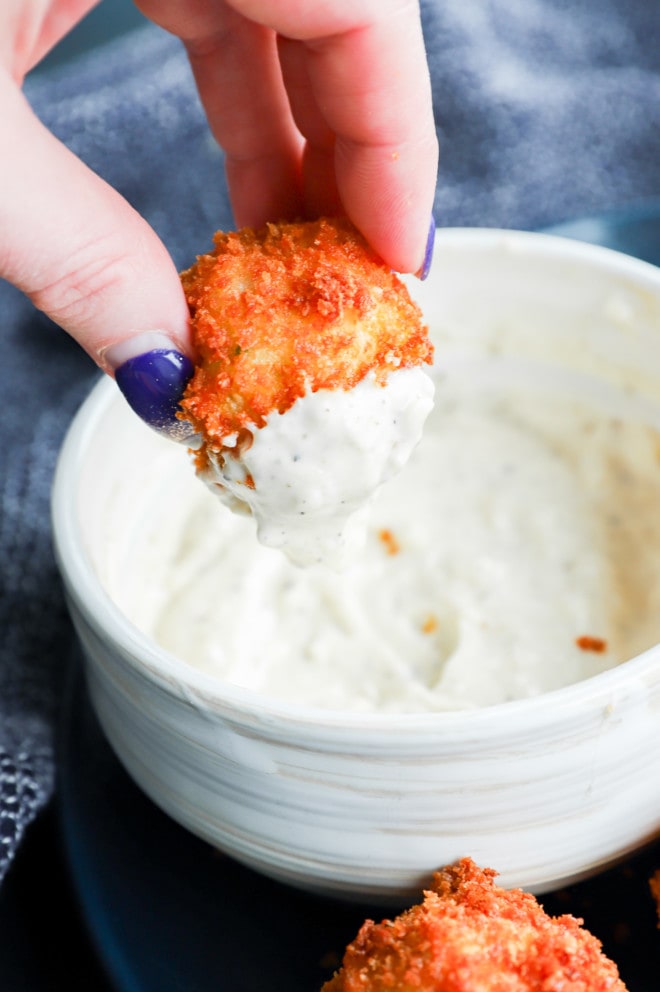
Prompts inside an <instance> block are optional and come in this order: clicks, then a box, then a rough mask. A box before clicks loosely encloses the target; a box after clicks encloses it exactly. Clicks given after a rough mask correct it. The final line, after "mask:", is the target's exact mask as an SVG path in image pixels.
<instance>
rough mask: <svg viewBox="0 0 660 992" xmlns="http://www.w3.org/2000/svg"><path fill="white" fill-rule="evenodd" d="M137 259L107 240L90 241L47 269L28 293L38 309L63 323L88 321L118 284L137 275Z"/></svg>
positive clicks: (65, 324)
mask: <svg viewBox="0 0 660 992" xmlns="http://www.w3.org/2000/svg"><path fill="white" fill-rule="evenodd" d="M135 267H136V260H135V259H134V258H132V257H131V256H129V255H128V254H126V252H125V251H121V252H119V253H118V252H117V251H116V249H115V250H114V251H113V250H112V245H111V244H108V243H107V242H106V243H104V242H98V241H93V242H88V243H86V244H84V245H82V246H80V247H79V248H78V249H77V250H76V251H74V252H73V253H72V254H70V255H69V256H68V257H67V258H66V260H65V261H64V262H62V263H61V264H60V265H59V267H58V269H57V271H55V272H52V271H50V272H48V273H47V275H46V277H45V278H42V280H41V282H40V284H39V285H38V286H37V287H36V288H33V289H32V291H31V292H30V293H29V295H30V299H31V300H32V302H33V303H34V305H35V306H36V307H37V309H39V310H43V311H44V313H47V314H48V316H49V317H51V318H52V319H53V320H54V321H55V322H56V323H58V324H61V325H62V326H63V327H69V326H75V325H80V324H84V323H87V322H88V320H89V319H90V318H91V317H93V315H94V313H95V312H96V311H97V310H98V308H99V307H103V306H104V304H106V303H109V302H110V300H111V298H112V296H113V294H115V293H116V292H117V291H118V288H119V287H120V286H121V285H122V284H124V283H126V282H127V280H130V279H131V277H133V278H134V275H135Z"/></svg>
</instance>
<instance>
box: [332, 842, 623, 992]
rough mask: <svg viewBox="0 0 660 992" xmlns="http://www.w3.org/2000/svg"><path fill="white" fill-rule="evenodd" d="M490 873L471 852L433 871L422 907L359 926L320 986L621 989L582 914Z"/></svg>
mask: <svg viewBox="0 0 660 992" xmlns="http://www.w3.org/2000/svg"><path fill="white" fill-rule="evenodd" d="M495 877H496V873H495V872H494V871H492V870H490V869H488V868H485V869H481V868H478V867H477V865H475V864H474V862H473V861H471V860H470V859H469V858H464V859H463V860H462V861H460V862H459V863H458V864H457V865H456V866H454V867H450V868H445V869H444V870H443V871H440V872H438V873H437V874H436V875H435V877H434V881H433V887H432V889H431V891H429V892H426V893H425V894H424V901H423V903H422V904H421V905H419V906H414V907H413V908H412V909H410V910H408V911H407V912H405V913H403V914H402V915H401V916H399V917H397V918H396V919H394V920H384V921H383V922H382V923H374V922H372V921H370V920H368V921H367V922H366V923H365V924H364V925H363V926H362V928H361V930H360V932H359V933H358V935H357V937H356V939H355V940H354V941H353V943H352V944H350V945H349V946H348V948H347V950H346V954H345V956H344V961H343V967H342V968H341V970H340V971H339V972H338V973H337V974H336V975H335V976H334V978H332V979H331V980H330V981H329V982H326V983H325V985H324V986H323V990H322V992H394V990H396V992H625V986H624V984H623V982H622V981H621V979H620V978H619V974H618V971H617V968H616V965H615V964H614V963H613V962H612V961H610V960H609V959H608V958H606V957H605V956H604V954H603V953H602V950H601V945H600V942H599V941H598V940H597V939H596V938H595V937H594V936H593V935H592V934H590V933H589V932H588V931H587V930H584V929H583V928H582V926H581V922H582V921H581V920H577V919H575V917H573V916H560V917H556V918H552V917H550V916H548V915H547V914H546V913H545V912H544V911H543V908H542V907H541V906H540V905H539V903H538V902H537V901H536V899H535V898H534V896H532V895H529V894H528V893H525V892H522V891H521V890H519V889H515V890H512V891H507V890H505V889H502V888H500V887H499V886H497V885H496V884H495V881H494V879H495Z"/></svg>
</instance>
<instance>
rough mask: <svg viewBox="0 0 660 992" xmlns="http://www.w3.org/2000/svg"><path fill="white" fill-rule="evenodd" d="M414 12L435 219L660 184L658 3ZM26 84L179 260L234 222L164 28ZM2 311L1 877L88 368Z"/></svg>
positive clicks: (20, 303) (582, 202) (56, 589)
mask: <svg viewBox="0 0 660 992" xmlns="http://www.w3.org/2000/svg"><path fill="white" fill-rule="evenodd" d="M424 26H425V31H426V37H427V44H428V49H429V55H430V61H431V68H432V76H433V90H434V98H435V106H436V112H437V122H438V130H439V134H440V138H441V143H442V158H441V177H440V183H439V187H438V193H437V198H436V209H435V213H436V218H437V220H438V223H439V224H441V225H465V224H467V225H478V226H504V227H519V228H533V227H537V226H541V225H544V224H548V223H551V222H555V221H560V220H563V219H566V218H569V217H570V216H572V215H575V214H581V213H584V212H592V211H595V210H600V209H605V208H611V207H617V206H623V205H625V204H626V203H631V202H634V201H638V200H640V199H643V198H646V197H650V196H659V195H660V168H659V167H658V165H659V163H660V122H659V113H660V5H658V4H657V3H655V2H652V0H599V2H598V3H594V2H593V0H480V2H479V3H471V2H466V0H442V2H440V0H437V2H435V3H426V4H425V6H424ZM26 89H27V93H28V96H29V98H30V100H31V102H32V104H33V106H34V107H35V108H36V110H37V112H38V113H39V115H40V116H41V118H42V119H43V120H44V121H45V122H46V124H47V125H48V126H49V127H51V128H52V129H53V130H54V131H55V132H56V133H57V134H58V135H59V136H60V137H61V138H62V139H63V140H64V141H65V142H66V143H67V144H68V145H69V146H70V147H71V148H72V149H73V150H74V151H75V152H76V153H77V154H79V155H80V156H81V157H82V158H83V159H84V160H85V161H86V162H87V163H88V164H89V165H90V166H91V167H92V168H94V169H95V170H96V171H98V172H99V173H100V174H101V175H103V176H104V177H105V178H106V179H108V180H109V181H110V182H111V183H112V184H114V185H115V186H116V187H117V188H118V189H119V190H120V191H121V192H122V193H123V194H124V195H125V196H126V197H127V198H128V199H129V200H130V201H131V202H132V203H133V204H134V205H135V206H136V207H137V209H138V210H140V211H141V212H142V213H143V214H144V215H145V216H146V217H147V218H148V219H149V221H150V222H151V223H152V224H153V226H154V227H155V228H156V230H157V231H158V232H159V234H160V235H161V237H162V238H163V239H164V241H165V243H166V244H167V245H168V247H169V248H170V250H171V252H172V254H173V256H174V259H175V261H176V263H177V265H178V266H179V267H183V266H184V265H187V264H189V263H190V261H191V260H192V258H193V257H194V255H195V253H196V251H199V250H202V249H204V248H205V247H206V246H207V245H209V243H210V235H211V233H212V231H213V230H215V229H216V228H218V227H227V226H230V225H231V217H230V212H229V208H228V205H227V197H226V190H225V186H224V182H223V178H222V160H221V155H220V153H219V151H218V150H217V148H216V147H215V146H214V144H213V142H212V140H211V138H210V137H209V134H208V132H207V129H206V126H205V123H204V119H203V115H202V113H201V110H200V107H199V103H198V100H197V97H196V94H195V91H194V86H193V83H192V80H191V75H190V72H189V69H188V66H187V63H186V59H185V56H184V54H183V52H182V50H181V49H180V47H179V44H178V43H177V42H176V41H175V40H174V39H172V38H169V37H167V36H166V35H164V34H162V33H161V32H159V31H158V30H157V29H155V28H153V29H151V28H147V29H145V30H144V31H140V32H137V33H136V34H133V35H130V36H128V37H127V38H126V39H123V40H120V41H119V42H114V43H112V44H110V45H108V46H106V47H105V48H104V49H102V50H100V51H97V52H96V53H93V54H92V55H91V56H88V57H86V58H84V59H83V60H80V61H78V62H77V63H75V64H73V65H71V66H69V67H67V68H65V69H62V70H57V71H53V72H52V73H50V74H49V75H48V76H42V77H37V78H34V79H32V80H29V81H28V84H27V87H26ZM0 236H1V233H0ZM0 322H1V325H2V334H3V351H2V362H1V363H0V390H1V395H2V398H3V413H2V417H3V428H4V442H3V444H2V445H1V446H0V497H1V500H2V511H1V517H0V561H1V563H2V571H1V585H0V877H1V876H2V874H3V873H4V871H5V869H6V867H7V865H8V864H9V862H10V860H11V858H12V856H13V854H14V852H15V850H16V846H17V844H18V843H19V841H20V838H21V835H22V833H23V831H24V829H25V827H26V825H27V824H28V823H29V822H30V820H31V819H32V818H33V817H34V815H35V814H36V812H37V811H38V810H39V808H40V807H41V806H43V804H44V803H45V802H46V801H47V799H48V798H49V796H50V795H51V794H52V790H53V779H54V775H53V767H54V757H53V755H54V738H55V728H56V724H57V713H58V704H59V700H60V697H61V693H62V686H63V679H64V672H65V666H66V662H67V657H68V655H69V652H70V647H71V639H72V633H71V627H70V624H69V622H68V620H67V617H66V613H65V608H64V605H63V598H62V592H61V588H60V584H59V580H58V577H57V572H56V567H55V563H54V559H53V554H52V549H51V537H50V521H49V492H50V485H51V478H52V472H53V467H54V464H55V459H56V456H57V451H58V448H59V446H60V444H61V441H62V438H63V435H64V432H65V430H66V427H67V425H68V423H69V422H70V420H71V417H72V416H73V413H74V411H75V409H76V408H77V406H78V404H79V403H80V401H81V399H82V398H83V396H84V395H85V394H86V392H87V391H88V390H89V388H90V386H91V384H92V382H93V381H94V379H95V378H96V376H97V374H98V373H96V371H95V370H94V369H93V367H92V365H91V363H90V361H89V359H87V357H86V356H85V355H84V354H83V353H82V352H81V351H80V350H79V349H78V348H77V347H76V346H75V345H74V344H73V343H72V342H71V341H70V340H69V339H68V338H67V337H66V335H65V334H63V333H62V332H61V331H59V330H58V329H57V328H55V327H54V326H53V325H52V324H50V323H49V322H48V321H47V320H46V319H45V318H44V317H42V316H39V315H37V314H35V313H34V311H33V310H32V308H31V307H30V305H29V304H28V303H27V302H26V301H25V300H24V299H23V298H22V297H21V296H20V294H18V293H17V292H16V291H15V290H13V289H12V288H11V287H9V286H6V285H0Z"/></svg>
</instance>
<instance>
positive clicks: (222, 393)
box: [181, 219, 433, 451]
mask: <svg viewBox="0 0 660 992" xmlns="http://www.w3.org/2000/svg"><path fill="white" fill-rule="evenodd" d="M214 241H215V249H214V251H213V252H211V253H210V254H207V255H201V256H200V257H199V258H198V259H197V262H196V263H195V265H193V266H192V268H190V269H188V270H187V271H186V272H184V273H183V274H182V277H181V278H182V282H183V287H184V290H185V293H186V297H187V300H188V305H189V307H190V313H191V317H192V324H193V334H194V342H195V346H196V348H197V351H198V354H199V364H198V365H197V368H196V371H195V373H194V375H193V378H192V381H191V382H190V384H189V386H188V388H187V390H186V393H185V396H184V398H183V402H182V404H181V407H182V416H183V417H184V418H185V419H187V420H190V421H191V422H192V424H193V426H194V427H195V430H196V431H198V432H199V433H200V434H201V435H202V437H203V438H204V441H205V442H206V444H207V445H209V446H211V447H212V448H213V449H215V450H216V451H219V450H221V449H222V447H223V444H224V441H225V439H226V438H227V437H228V436H236V435H240V434H241V432H242V431H244V430H250V431H251V430H253V429H254V428H260V427H262V426H263V425H264V424H265V422H266V418H267V417H268V415H269V414H270V413H272V412H273V411H278V412H279V413H284V412H285V411H286V410H288V409H289V408H290V407H291V406H292V405H293V403H295V401H296V400H297V399H299V398H300V397H301V396H303V395H304V394H305V393H306V392H307V391H312V392H314V391H316V390H319V389H333V390H334V389H344V390H347V389H351V388H352V387H353V386H355V385H356V384H357V383H358V382H360V381H361V380H362V379H364V377H365V376H366V375H367V374H368V373H369V372H372V373H374V374H375V377H376V380H377V381H378V382H379V383H380V384H383V383H384V382H385V381H386V379H387V377H388V375H389V373H390V372H392V371H394V370H395V369H398V368H404V367H409V366H413V365H421V364H423V363H429V362H431V360H432V355H433V348H432V345H431V343H430V341H429V338H428V333H427V329H426V328H425V326H424V324H423V321H422V315H421V311H420V309H419V307H418V306H417V305H416V304H415V303H413V301H412V300H411V299H410V296H409V294H408V291H407V289H406V287H405V285H404V284H403V283H402V282H401V280H400V279H399V278H398V277H397V276H396V275H395V274H394V273H393V272H391V271H390V269H388V268H387V266H386V265H385V264H384V262H382V260H381V259H380V258H379V257H378V256H377V255H376V254H375V253H374V252H373V251H372V249H371V248H370V247H369V246H368V245H367V243H366V242H365V241H364V239H363V238H362V237H361V236H360V234H359V233H358V232H357V231H356V230H355V228H354V227H353V226H352V225H351V224H350V223H349V221H347V220H344V219H321V220H318V221H311V222H305V223H282V224H268V225H267V226H266V227H264V228H263V229H262V230H259V231H253V230H251V229H249V228H245V229H243V230H241V231H237V232H231V233H222V232H219V233H217V234H216V235H215V238H214Z"/></svg>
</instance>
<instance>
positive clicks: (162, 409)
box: [104, 342, 194, 442]
mask: <svg viewBox="0 0 660 992" xmlns="http://www.w3.org/2000/svg"><path fill="white" fill-rule="evenodd" d="M127 347H130V345H129V344H128V343H127V342H122V343H121V344H119V345H115V346H113V347H112V348H110V349H108V351H107V352H106V354H105V356H104V358H105V361H106V362H107V363H108V364H109V365H110V366H114V365H115V363H117V362H119V363H120V364H118V365H117V366H116V368H115V381H116V383H117V385H118V386H119V388H120V390H121V391H122V393H123V395H124V397H125V398H126V400H127V402H128V404H129V406H130V407H131V409H132V410H134V412H135V413H137V415H138V417H140V418H141V419H142V420H144V421H145V423H147V424H149V426H150V427H153V428H154V429H155V430H157V431H158V432H159V433H161V434H165V435H166V436H167V437H169V438H171V439H172V440H174V441H182V442H185V441H188V440H189V439H190V438H191V437H192V436H193V435H194V430H193V427H192V425H191V424H189V423H188V422H187V421H185V420H179V419H178V417H177V416H176V414H177V411H178V409H179V403H180V402H181V398H182V396H183V394H184V392H185V388H186V386H187V385H188V382H189V380H190V378H191V376H192V374H193V371H194V366H193V363H192V362H191V361H190V359H189V358H188V357H187V356H186V355H184V354H182V352H180V351H178V350H177V349H176V348H175V347H174V346H173V345H171V346H170V347H160V348H152V349H151V350H149V351H145V352H143V353H141V354H139V355H134V356H132V357H130V358H126V359H125V360H122V359H123V354H124V353H125V352H126V350H127Z"/></svg>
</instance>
